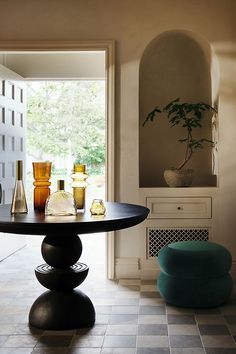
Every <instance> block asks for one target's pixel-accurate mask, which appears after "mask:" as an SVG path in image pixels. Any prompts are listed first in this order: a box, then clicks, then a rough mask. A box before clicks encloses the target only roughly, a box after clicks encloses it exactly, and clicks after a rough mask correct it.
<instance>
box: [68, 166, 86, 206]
mask: <svg viewBox="0 0 236 354" xmlns="http://www.w3.org/2000/svg"><path fill="white" fill-rule="evenodd" d="M71 178H72V179H73V182H72V183H71V187H72V188H73V196H74V198H75V202H76V207H77V209H84V206H85V190H86V187H87V185H88V183H87V182H86V179H87V178H88V175H87V173H86V166H85V165H81V164H76V163H75V164H74V171H73V173H72V175H71Z"/></svg>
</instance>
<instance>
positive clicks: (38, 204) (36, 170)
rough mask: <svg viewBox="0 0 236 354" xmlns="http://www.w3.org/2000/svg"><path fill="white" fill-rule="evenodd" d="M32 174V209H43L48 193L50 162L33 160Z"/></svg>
mask: <svg viewBox="0 0 236 354" xmlns="http://www.w3.org/2000/svg"><path fill="white" fill-rule="evenodd" d="M32 164H33V175H34V179H35V181H34V183H33V185H34V186H35V188H34V209H35V210H44V209H45V203H46V200H47V198H48V197H49V195H50V188H49V186H50V185H51V182H49V179H50V177H51V167H52V163H51V162H49V161H46V162H33V163H32Z"/></svg>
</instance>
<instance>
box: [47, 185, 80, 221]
mask: <svg viewBox="0 0 236 354" xmlns="http://www.w3.org/2000/svg"><path fill="white" fill-rule="evenodd" d="M76 214H77V210H76V203H75V200H74V197H73V195H72V194H71V193H68V192H66V191H65V181H64V180H62V179H60V180H58V181H57V192H54V193H52V194H51V195H50V196H49V197H48V199H47V201H46V205H45V215H58V216H60V215H61V216H62V215H76Z"/></svg>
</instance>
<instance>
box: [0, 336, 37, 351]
mask: <svg viewBox="0 0 236 354" xmlns="http://www.w3.org/2000/svg"><path fill="white" fill-rule="evenodd" d="M38 339H39V337H37V336H30V335H12V336H9V337H8V339H7V340H6V341H5V342H4V343H3V345H2V347H4V348H18V347H19V348H34V346H35V345H36V343H37V341H38Z"/></svg>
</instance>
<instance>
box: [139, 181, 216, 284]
mask: <svg viewBox="0 0 236 354" xmlns="http://www.w3.org/2000/svg"><path fill="white" fill-rule="evenodd" d="M217 191H218V189H217V188H208V187H205V188H203V187H199V188H197V187H196V188H140V203H141V204H142V205H145V206H147V207H148V208H149V209H150V213H149V216H148V218H147V219H146V220H145V221H144V222H143V223H142V224H141V225H140V238H141V240H140V241H141V242H140V244H141V245H142V246H141V248H140V272H141V277H143V278H148V275H149V277H150V276H151V277H154V278H155V276H156V275H157V274H158V271H159V268H158V262H157V260H158V252H159V251H160V249H161V248H162V247H164V246H165V245H167V244H169V243H171V242H177V241H185V240H204V241H207V240H212V241H214V240H215V241H216V240H217V218H216V217H215V215H216V213H217Z"/></svg>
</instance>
